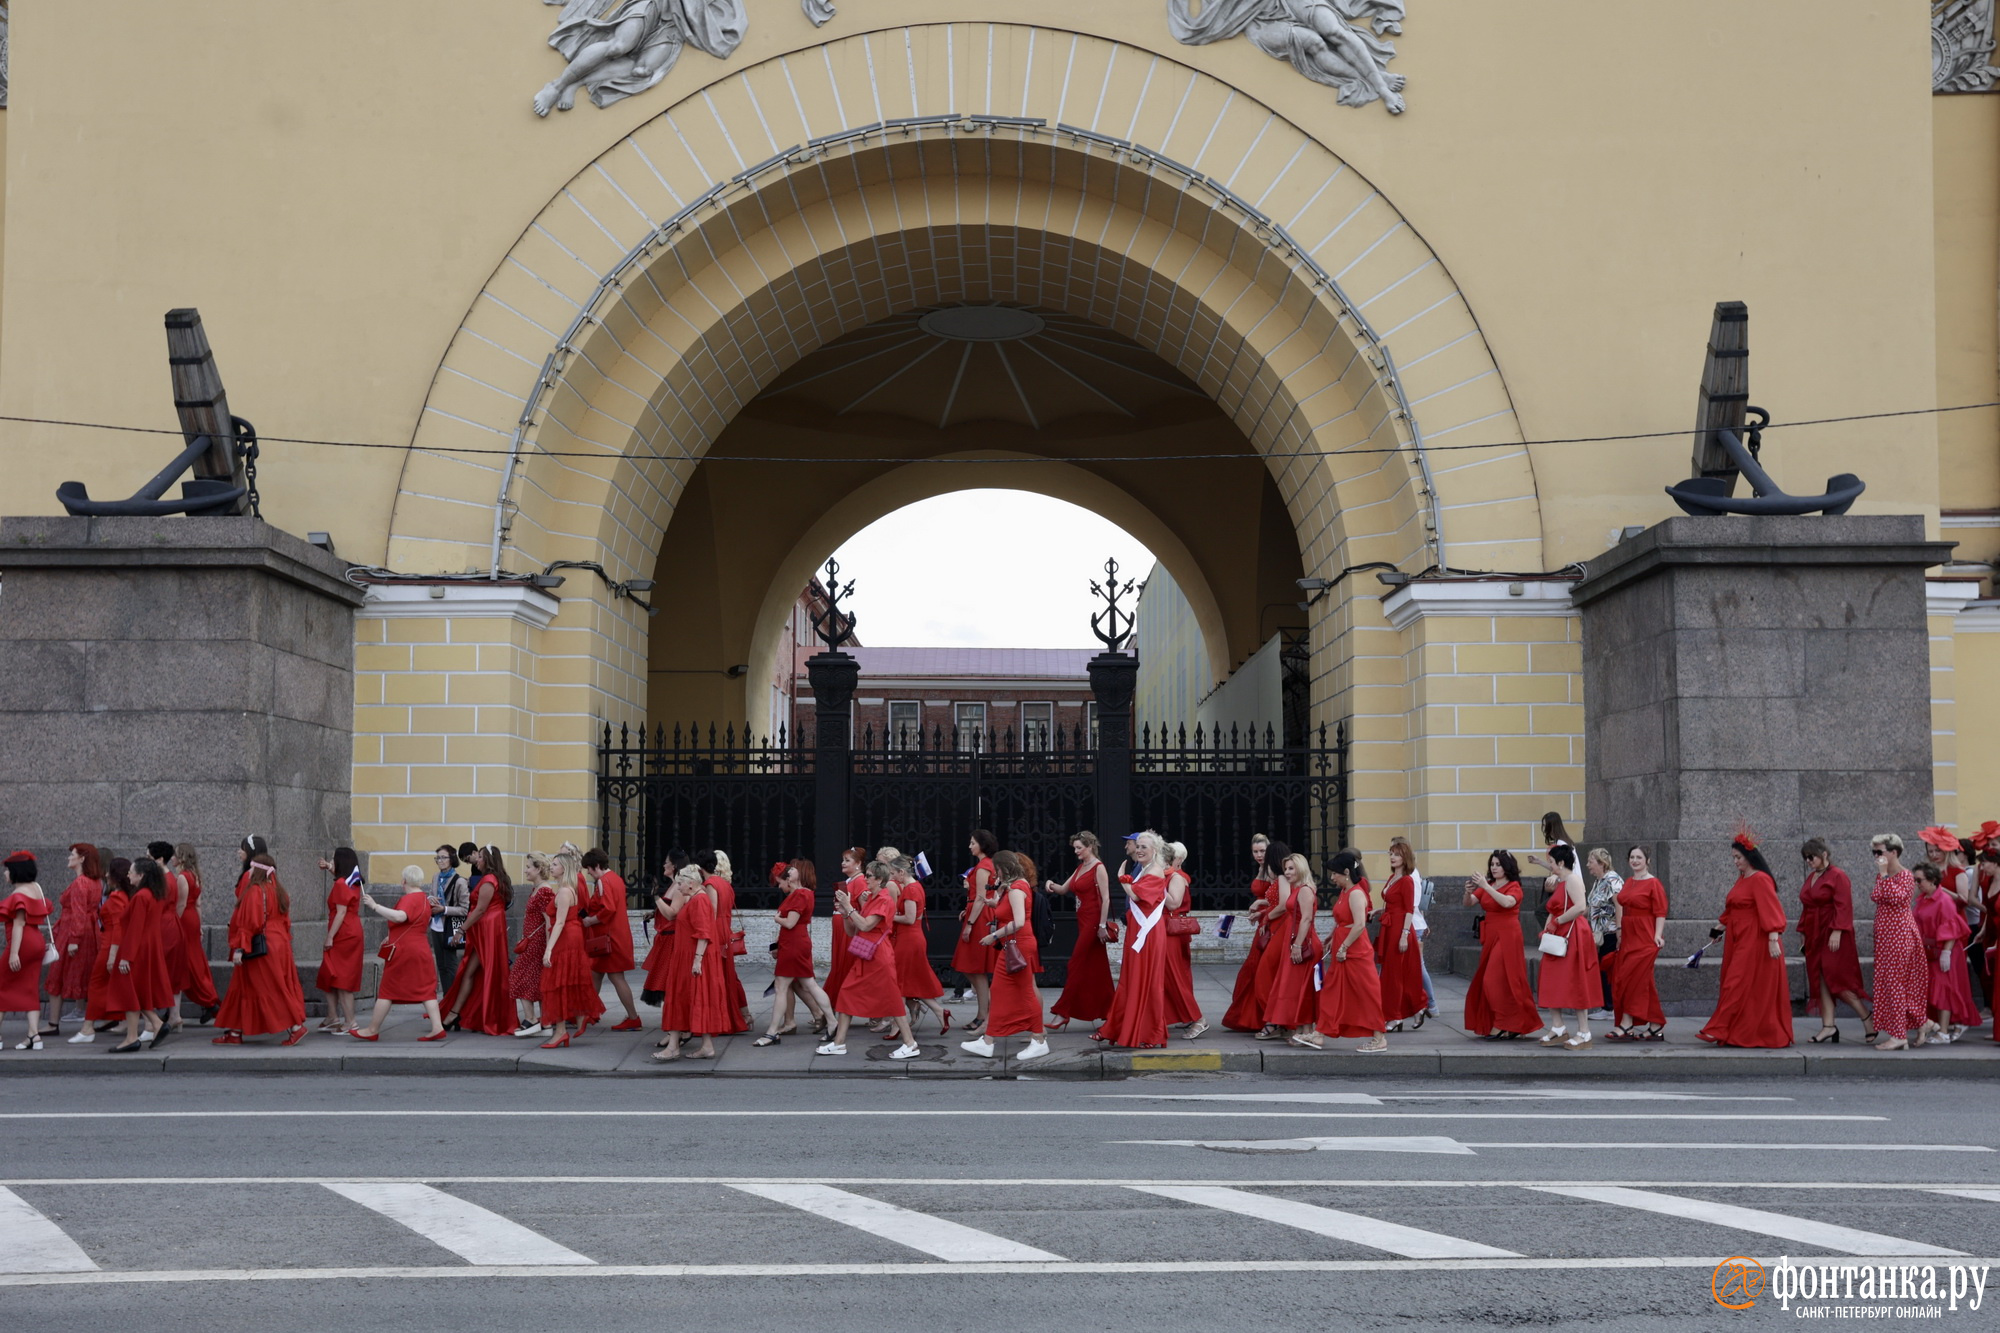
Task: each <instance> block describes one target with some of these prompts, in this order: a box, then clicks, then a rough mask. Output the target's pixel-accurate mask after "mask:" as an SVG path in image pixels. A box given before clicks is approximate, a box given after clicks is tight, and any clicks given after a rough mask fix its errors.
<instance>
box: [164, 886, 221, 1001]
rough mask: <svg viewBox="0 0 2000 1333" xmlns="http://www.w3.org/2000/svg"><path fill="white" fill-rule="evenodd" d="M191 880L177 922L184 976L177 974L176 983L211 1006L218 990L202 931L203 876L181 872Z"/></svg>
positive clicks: (192, 997)
mask: <svg viewBox="0 0 2000 1333" xmlns="http://www.w3.org/2000/svg"><path fill="white" fill-rule="evenodd" d="M180 876H181V878H182V879H185V880H186V881H187V886H188V897H187V906H186V907H185V908H183V909H182V910H181V914H180V920H179V921H178V922H177V923H176V924H178V925H179V927H180V932H181V967H182V969H183V970H184V975H176V976H175V978H174V981H175V983H176V984H177V985H178V986H179V988H180V992H181V995H182V996H183V997H184V998H186V999H187V1000H189V1001H190V1002H192V1003H194V1004H198V1005H200V1006H201V1007H202V1008H204V1009H207V1008H209V1007H211V1006H212V1005H214V1004H216V1003H217V1002H218V1000H217V996H216V993H215V974H214V973H212V972H210V971H209V968H208V946H207V944H206V943H205V942H204V941H203V939H202V932H201V876H200V875H197V874H194V873H192V872H191V871H186V870H183V871H181V872H180Z"/></svg>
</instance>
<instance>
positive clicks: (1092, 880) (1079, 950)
mask: <svg viewBox="0 0 2000 1333" xmlns="http://www.w3.org/2000/svg"><path fill="white" fill-rule="evenodd" d="M1103 868H1104V863H1103V862H1102V861H1096V860H1093V861H1091V862H1090V864H1089V865H1084V866H1078V867H1077V870H1076V873H1075V874H1073V875H1071V876H1070V877H1069V883H1067V884H1065V885H1064V886H1063V887H1064V888H1065V889H1067V890H1068V891H1069V892H1071V893H1073V894H1075V895H1076V947H1075V948H1074V949H1072V950H1070V955H1069V977H1068V979H1067V980H1066V981H1065V982H1064V983H1063V991H1062V994H1061V995H1059V996H1057V997H1056V1002H1055V1003H1054V1004H1052V1005H1050V1006H1049V1012H1050V1013H1052V1014H1054V1015H1055V1016H1056V1017H1057V1018H1080V1019H1082V1020H1084V1021H1085V1022H1091V1021H1093V1020H1096V1019H1099V1018H1102V1017H1104V1016H1105V1015H1106V1014H1108V1013H1110V1012H1111V996H1112V994H1113V992H1114V990H1115V989H1116V988H1115V987H1114V986H1113V984H1112V981H1111V954H1110V951H1109V950H1108V949H1107V948H1106V946H1105V943H1104V941H1103V940H1100V939H1098V938H1097V918H1098V916H1099V915H1100V914H1101V913H1102V912H1103V910H1104V907H1103V904H1104V899H1103V897H1102V895H1100V894H1099V893H1098V889H1097V873H1098V871H1100V870H1102V869H1103Z"/></svg>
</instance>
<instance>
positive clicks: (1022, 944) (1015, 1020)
mask: <svg viewBox="0 0 2000 1333" xmlns="http://www.w3.org/2000/svg"><path fill="white" fill-rule="evenodd" d="M1017 893H1018V894H1020V895H1021V914H1022V920H1023V921H1024V922H1025V924H1024V925H1023V927H1022V929H1020V930H1019V931H1017V932H1015V934H1014V935H1013V936H1012V939H1013V941H1014V945H1015V947H1016V948H1018V949H1019V950H1020V951H1021V957H1022V958H1024V959H1026V960H1027V964H1028V965H1027V966H1026V967H1024V968H1022V969H1021V970H1020V971H1019V972H1009V971H1008V970H1007V969H1006V967H1005V966H1004V965H1003V964H1002V962H1001V961H1000V959H1001V956H1002V953H1003V952H1004V949H1003V950H996V951H995V954H994V961H993V998H992V1002H991V1004H990V1005H989V1006H988V1008H987V1013H986V1032H985V1034H984V1035H986V1036H988V1037H1006V1036H1011V1035H1012V1034H1013V1033H1016V1032H1040V1031H1042V1030H1043V1026H1042V993H1041V991H1040V990H1038V989H1036V987H1035V976H1036V974H1037V973H1039V972H1040V971H1041V970H1042V951H1041V946H1040V945H1039V944H1038V943H1037V942H1036V940H1035V911H1034V907H1033V902H1034V889H1033V888H1032V887H1031V886H1030V885H1029V884H1028V881H1027V880H1025V879H1017V880H1015V881H1014V882H1013V883H1012V884H1009V885H1008V886H1007V891H1006V892H1005V893H1003V894H1001V895H1000V903H999V906H997V907H996V908H995V909H994V912H993V915H994V919H995V920H997V921H1001V922H1008V921H1012V920H1013V919H1014V895H1015V894H1017Z"/></svg>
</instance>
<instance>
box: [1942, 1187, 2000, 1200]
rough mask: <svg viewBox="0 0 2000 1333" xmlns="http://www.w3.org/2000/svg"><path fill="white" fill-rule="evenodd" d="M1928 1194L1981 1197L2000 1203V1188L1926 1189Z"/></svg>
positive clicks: (1968, 1197) (1970, 1197)
mask: <svg viewBox="0 0 2000 1333" xmlns="http://www.w3.org/2000/svg"><path fill="white" fill-rule="evenodd" d="M1924 1193H1926V1194H1949V1195H1952V1196H1953V1197H1955V1198H1960V1199H1981V1200H1984V1201H1985V1202H1987V1203H2000V1190H1977V1189H1968V1190H1925V1191H1924Z"/></svg>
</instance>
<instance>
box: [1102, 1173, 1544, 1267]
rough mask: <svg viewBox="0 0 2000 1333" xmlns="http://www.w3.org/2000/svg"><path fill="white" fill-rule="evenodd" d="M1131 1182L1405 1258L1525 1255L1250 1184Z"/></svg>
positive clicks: (1141, 1188) (1145, 1191) (1146, 1191)
mask: <svg viewBox="0 0 2000 1333" xmlns="http://www.w3.org/2000/svg"><path fill="white" fill-rule="evenodd" d="M1127 1188H1129V1189H1133V1190H1137V1191H1138V1192H1139V1193H1141V1194H1156V1195H1158V1196H1159V1197H1161V1198H1163V1199H1178V1200H1179V1201H1180V1202H1182V1203H1192V1204H1199V1205H1200V1206H1202V1207H1204V1208H1220V1209H1221V1210H1223V1211H1224V1212H1229V1213H1240V1214H1242V1215H1243V1216H1244V1217H1254V1218H1258V1219H1259V1220H1261V1221H1265V1222H1276V1223H1277V1224H1278V1225H1279V1226H1286V1227H1296V1228H1297V1229H1298V1230H1300V1231H1310V1232H1312V1233H1313V1234H1314V1235H1316V1236H1327V1237H1330V1238H1332V1239H1334V1240H1345V1241H1352V1242H1353V1243H1354V1244H1356V1245H1366V1246H1367V1247H1368V1248H1370V1249H1372V1250H1386V1251H1387V1252H1388V1253H1390V1254H1400V1255H1402V1256H1403V1257H1404V1258H1405V1259H1518V1258H1520V1256H1519V1255H1518V1254H1516V1253H1514V1251H1512V1250H1499V1249H1495V1248H1494V1247H1493V1246H1491V1245H1481V1244H1480V1243H1479V1242H1478V1241H1472V1240H1460V1239H1459V1238H1458V1237H1456V1236H1446V1235H1442V1234H1440V1233H1438V1232H1435V1231H1423V1230H1420V1229H1418V1228H1416V1227H1406V1226H1404V1225H1402V1224H1401V1223H1398V1222H1384V1221H1381V1220H1379V1219H1377V1218H1373V1217H1363V1216H1362V1215H1361V1214H1359V1213H1343V1212H1341V1211H1339V1210H1338V1209H1335V1208H1321V1207H1319V1206H1318V1205H1316V1204H1310V1203H1299V1202H1297V1201H1296V1200H1293V1199H1279V1198H1274V1197H1273V1196H1271V1195H1268V1194H1252V1193H1250V1192H1249V1191H1248V1190H1234V1189H1220V1188H1217V1187H1216V1186H1213V1185H1131V1186H1128V1187H1127Z"/></svg>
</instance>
